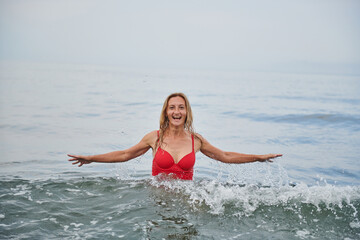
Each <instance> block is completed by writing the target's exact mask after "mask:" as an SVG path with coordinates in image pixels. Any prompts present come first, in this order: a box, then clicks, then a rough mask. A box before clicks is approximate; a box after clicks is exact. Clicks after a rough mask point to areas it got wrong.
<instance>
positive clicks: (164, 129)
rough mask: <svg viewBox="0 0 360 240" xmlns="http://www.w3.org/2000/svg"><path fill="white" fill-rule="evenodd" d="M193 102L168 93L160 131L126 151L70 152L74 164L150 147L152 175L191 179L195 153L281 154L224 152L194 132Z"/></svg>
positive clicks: (239, 159)
mask: <svg viewBox="0 0 360 240" xmlns="http://www.w3.org/2000/svg"><path fill="white" fill-rule="evenodd" d="M192 123H193V117H192V111H191V107H190V103H189V101H188V99H187V97H186V96H185V94H183V93H173V94H171V95H169V96H168V97H167V98H166V100H165V102H164V105H163V108H162V111H161V116H160V129H159V131H152V132H150V133H148V134H146V135H145V136H144V137H143V139H141V141H140V142H139V143H138V144H136V145H135V146H133V147H131V148H129V149H126V150H123V151H114V152H109V153H106V154H100V155H94V156H81V155H70V154H69V155H68V156H69V157H71V159H69V161H73V164H79V167H81V166H82V165H84V164H89V163H92V162H104V163H114V162H125V161H128V160H131V159H134V158H136V157H138V156H140V155H142V154H144V153H146V152H147V151H148V150H149V149H150V148H151V149H152V150H153V157H154V158H153V166H152V175H153V176H156V175H158V174H170V175H172V176H173V177H174V178H179V179H184V180H192V178H193V167H194V164H195V153H196V152H198V151H201V152H202V153H203V154H205V155H206V156H208V157H210V158H212V159H215V160H219V161H221V162H224V163H248V162H256V161H260V162H263V161H270V162H271V159H273V158H276V157H280V156H282V155H281V154H266V155H251V154H243V153H237V152H225V151H222V150H220V149H218V148H216V147H214V146H212V145H211V144H210V143H209V142H208V141H207V140H206V139H205V138H204V137H202V136H201V135H200V134H197V133H195V132H194V129H193V126H192Z"/></svg>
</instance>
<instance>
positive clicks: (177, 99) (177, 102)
mask: <svg viewBox="0 0 360 240" xmlns="http://www.w3.org/2000/svg"><path fill="white" fill-rule="evenodd" d="M181 104H183V105H185V100H184V99H183V98H182V97H179V96H177V97H172V98H170V99H169V103H168V105H181Z"/></svg>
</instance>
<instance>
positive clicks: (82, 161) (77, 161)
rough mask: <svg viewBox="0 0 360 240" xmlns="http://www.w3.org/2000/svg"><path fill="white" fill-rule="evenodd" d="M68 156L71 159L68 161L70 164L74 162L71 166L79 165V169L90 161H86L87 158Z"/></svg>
mask: <svg viewBox="0 0 360 240" xmlns="http://www.w3.org/2000/svg"><path fill="white" fill-rule="evenodd" d="M68 156H69V157H71V159H69V161H70V162H72V161H74V162H73V163H72V164H73V165H76V164H79V167H81V166H82V165H84V164H89V163H91V161H90V160H88V158H89V156H82V155H71V154H68Z"/></svg>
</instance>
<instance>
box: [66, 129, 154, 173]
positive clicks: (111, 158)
mask: <svg viewBox="0 0 360 240" xmlns="http://www.w3.org/2000/svg"><path fill="white" fill-rule="evenodd" d="M156 139H157V133H156V131H153V132H150V133H148V134H146V135H145V136H144V137H143V138H142V139H141V141H140V142H139V143H138V144H136V145H135V146H132V147H131V148H128V149H126V150H122V151H114V152H109V153H105V154H99V155H92V156H83V155H72V154H68V156H69V157H71V159H69V161H73V165H76V164H79V167H81V166H82V165H84V164H89V163H92V162H100V163H115V162H126V161H129V160H131V159H134V158H136V157H138V156H140V155H143V154H144V153H146V152H147V151H148V150H149V149H150V148H153V147H154V144H155V141H156Z"/></svg>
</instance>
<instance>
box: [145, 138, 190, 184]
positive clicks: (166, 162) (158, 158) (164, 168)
mask: <svg viewBox="0 0 360 240" xmlns="http://www.w3.org/2000/svg"><path fill="white" fill-rule="evenodd" d="M158 135H159V132H158ZM191 139H192V152H191V153H189V154H187V155H185V156H184V157H183V158H182V159H180V161H179V162H178V163H175V162H174V158H173V157H172V156H171V155H170V153H168V152H167V151H165V150H163V149H162V148H160V147H159V148H158V150H157V151H156V153H155V157H154V160H153V165H152V175H153V176H156V175H158V174H160V173H165V174H171V173H172V174H174V176H175V178H179V179H183V180H192V178H193V172H194V164H195V151H194V136H193V135H191Z"/></svg>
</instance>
